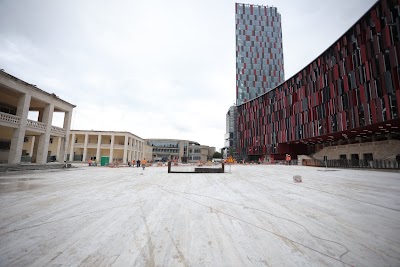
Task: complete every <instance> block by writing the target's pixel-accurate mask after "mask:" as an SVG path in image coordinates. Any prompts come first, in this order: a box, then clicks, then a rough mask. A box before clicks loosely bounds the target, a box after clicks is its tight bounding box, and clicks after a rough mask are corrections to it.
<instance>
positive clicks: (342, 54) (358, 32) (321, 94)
mask: <svg viewBox="0 0 400 267" xmlns="http://www.w3.org/2000/svg"><path fill="white" fill-rule="evenodd" d="M399 10H400V8H399V1H393V0H381V1H379V2H378V3H376V4H375V5H374V6H373V7H372V8H371V9H370V10H369V11H368V12H367V13H366V14H365V15H364V16H363V17H362V18H360V20H359V21H358V22H356V24H355V25H354V26H353V27H352V28H350V29H349V30H348V31H347V32H346V33H345V34H344V35H343V36H342V37H341V38H339V40H337V41H336V42H335V43H334V44H333V45H332V46H330V47H329V48H328V49H327V50H326V51H325V52H324V53H323V54H321V55H320V56H319V57H318V58H316V59H315V60H314V61H313V62H311V63H310V64H309V65H307V66H305V67H304V68H303V69H302V70H301V71H300V72H298V73H297V74H295V75H294V76H293V77H291V78H290V79H288V80H287V81H286V82H284V83H282V84H281V85H279V86H278V87H276V88H274V89H273V90H271V91H269V92H267V93H265V94H263V95H261V96H259V97H258V98H255V99H253V100H251V101H248V102H246V103H244V104H242V105H240V106H238V128H237V129H238V147H237V148H236V151H238V152H239V154H241V155H242V156H243V157H247V156H249V155H260V154H282V153H285V152H284V151H288V150H293V151H298V153H300V152H301V150H302V149H303V150H304V149H305V146H304V144H308V145H310V144H317V143H320V142H326V141H329V140H330V141H332V140H340V139H342V138H343V136H344V137H346V138H347V137H349V136H352V135H353V136H354V137H356V136H361V135H360V131H363V132H364V133H363V134H364V135H365V134H373V132H374V130H375V129H376V130H379V128H378V127H379V126H380V125H398V124H400V119H399V107H400V85H399V77H400V75H399V61H400V60H399V54H400V40H399V38H400V32H397V30H398V29H399V28H400V25H399V24H400V19H399ZM265 79H266V78H265V77H263V80H264V81H265ZM364 135H362V136H364ZM290 147H291V149H290ZM296 147H297V148H296ZM299 148H301V149H299ZM302 152H304V151H302Z"/></svg>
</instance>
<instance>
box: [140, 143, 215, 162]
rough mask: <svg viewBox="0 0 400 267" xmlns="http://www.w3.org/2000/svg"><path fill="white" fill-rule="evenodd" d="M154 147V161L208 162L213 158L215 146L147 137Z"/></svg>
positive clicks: (150, 144)
mask: <svg viewBox="0 0 400 267" xmlns="http://www.w3.org/2000/svg"><path fill="white" fill-rule="evenodd" d="M146 142H147V144H148V145H149V146H151V147H152V152H153V155H152V160H153V161H169V160H177V161H181V162H199V161H202V162H206V161H207V160H210V159H211V158H212V155H213V154H214V152H215V147H209V146H204V145H200V144H199V143H197V142H194V141H189V140H180V139H146Z"/></svg>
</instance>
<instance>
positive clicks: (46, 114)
mask: <svg viewBox="0 0 400 267" xmlns="http://www.w3.org/2000/svg"><path fill="white" fill-rule="evenodd" d="M53 111H54V105H53V104H51V103H50V104H47V105H46V107H45V108H44V111H43V116H42V122H43V123H45V124H46V132H45V133H44V134H41V135H40V137H39V144H38V151H37V158H36V162H37V163H39V164H46V163H47V155H48V150H49V141H50V133H51V123H52V120H53Z"/></svg>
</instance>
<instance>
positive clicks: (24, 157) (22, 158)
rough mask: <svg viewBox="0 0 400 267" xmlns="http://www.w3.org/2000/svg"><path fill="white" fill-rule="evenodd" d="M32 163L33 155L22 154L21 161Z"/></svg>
mask: <svg viewBox="0 0 400 267" xmlns="http://www.w3.org/2000/svg"><path fill="white" fill-rule="evenodd" d="M22 162H23V163H31V162H32V157H31V156H21V163H22Z"/></svg>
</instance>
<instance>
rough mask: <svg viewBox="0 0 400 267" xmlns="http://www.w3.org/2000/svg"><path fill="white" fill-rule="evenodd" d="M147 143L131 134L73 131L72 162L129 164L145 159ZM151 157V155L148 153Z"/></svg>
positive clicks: (70, 153)
mask: <svg viewBox="0 0 400 267" xmlns="http://www.w3.org/2000/svg"><path fill="white" fill-rule="evenodd" d="M147 150H148V148H147V149H146V145H145V142H144V140H143V139H142V138H140V137H138V136H136V135H134V134H132V133H130V132H115V131H94V130H91V131H86V130H71V142H70V143H69V146H68V158H69V160H70V161H81V162H87V161H89V160H92V161H97V162H99V163H100V162H102V158H103V162H104V160H106V161H107V164H108V163H113V162H118V163H127V162H132V160H138V159H140V160H142V159H143V158H145V151H147ZM147 154H148V155H151V153H148V152H147Z"/></svg>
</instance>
